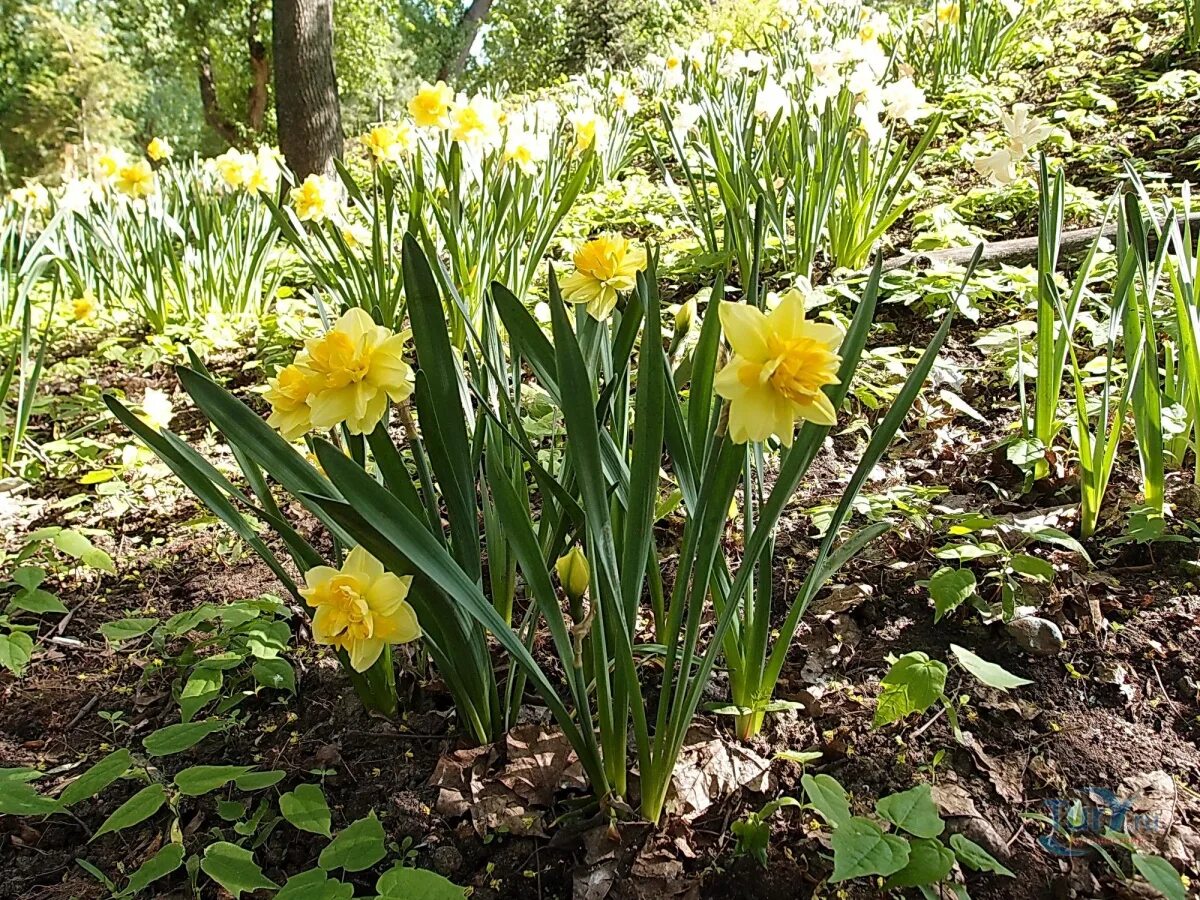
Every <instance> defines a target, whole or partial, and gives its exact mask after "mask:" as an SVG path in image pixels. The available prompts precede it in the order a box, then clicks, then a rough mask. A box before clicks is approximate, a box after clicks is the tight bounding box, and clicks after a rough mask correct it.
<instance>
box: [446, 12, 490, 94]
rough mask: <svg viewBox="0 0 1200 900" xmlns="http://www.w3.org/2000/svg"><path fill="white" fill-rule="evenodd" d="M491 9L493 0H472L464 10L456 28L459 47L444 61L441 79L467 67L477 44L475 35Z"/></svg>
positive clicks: (453, 76) (455, 75)
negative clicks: (472, 49)
mask: <svg viewBox="0 0 1200 900" xmlns="http://www.w3.org/2000/svg"><path fill="white" fill-rule="evenodd" d="M491 9H492V0H471V5H470V6H468V7H467V8H466V11H465V12H463V14H462V18H461V19H459V20H458V27H457V28H456V29H455V30H454V34H455V37H456V38H457V40H458V45H457V49H456V50H455V53H454V55H453V56H452V57H450V58H449V59H447V60H446V61H445V62H443V63H442V67H441V68H440V69H438V76H437V77H438V79H439V80H441V81H448V80H450V79H453V78H456V77H457V76H458V75H460V74H462V70H463V69H464V68H466V65H467V60H468V59H469V58H470V56H471V47H472V46H474V44H475V35H477V34H478V33H479V26H480V25H482V24H483V21H484V19H486V18H487V15H488V13H489V12H490V11H491Z"/></svg>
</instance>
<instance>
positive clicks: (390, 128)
mask: <svg viewBox="0 0 1200 900" xmlns="http://www.w3.org/2000/svg"><path fill="white" fill-rule="evenodd" d="M361 140H362V144H363V146H364V147H365V148H366V150H367V152H368V153H369V154H370V155H371V161H372V162H373V163H376V164H380V163H396V162H399V161H400V160H401V159H402V158H403V157H404V154H405V153H407V152H408V151H409V150H411V149H412V145H413V133H412V128H411V127H410V126H409V125H408V124H407V123H405V122H400V123H399V124H396V125H376V126H375V127H374V128H372V129H371V130H370V131H368V132H367V133H366V134H364V135H363V136H362V138H361Z"/></svg>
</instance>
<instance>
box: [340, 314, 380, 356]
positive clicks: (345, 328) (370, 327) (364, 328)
mask: <svg viewBox="0 0 1200 900" xmlns="http://www.w3.org/2000/svg"><path fill="white" fill-rule="evenodd" d="M375 327H376V326H375V320H374V319H372V318H371V315H370V313H368V312H367V311H366V310H365V309H361V308H360V307H357V306H356V307H354V308H353V309H348V310H346V311H345V312H344V313H342V317H341V318H340V319H338V320H337V324H335V325H334V326H333V330H334V331H342V332H345V334H346V335H347V336H348V337H349V338H350V339H351V340H352V341H353V342H354V346H355V347H359V346H361V345H362V340H363V338H364V337H366V336H368V335H371V336H374V334H375Z"/></svg>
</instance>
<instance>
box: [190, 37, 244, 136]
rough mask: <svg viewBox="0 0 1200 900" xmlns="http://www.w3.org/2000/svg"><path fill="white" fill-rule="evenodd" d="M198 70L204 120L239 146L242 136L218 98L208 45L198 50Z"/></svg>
mask: <svg viewBox="0 0 1200 900" xmlns="http://www.w3.org/2000/svg"><path fill="white" fill-rule="evenodd" d="M196 72H197V75H198V77H199V79H200V104H201V105H202V106H203V108H204V121H205V122H207V123H208V127H209V128H211V129H212V130H213V131H215V132H216V133H217V134H219V135H220V136H221V137H222V138H223V139H224V140H225V142H226V143H227V144H229V145H230V146H233V147H239V146H241V144H242V136H241V135H240V134H238V130H237V126H236V125H234V124H233V122H231V121H230V120H229V117H228V116H226V115H225V111H224V110H223V109H221V103H220V101H219V100H218V99H217V82H216V79H215V78H214V77H213V69H212V52H211V51H210V50H209V49H208V47H205V46H201V47H200V49H199V50H198V51H196Z"/></svg>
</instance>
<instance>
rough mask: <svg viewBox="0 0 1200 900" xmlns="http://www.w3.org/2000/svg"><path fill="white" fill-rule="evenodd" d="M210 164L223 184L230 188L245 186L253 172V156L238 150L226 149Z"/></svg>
mask: <svg viewBox="0 0 1200 900" xmlns="http://www.w3.org/2000/svg"><path fill="white" fill-rule="evenodd" d="M210 164H211V166H212V168H213V170H214V171H215V172H216V173H217V176H218V177H219V178H220V179H221V180H222V181H223V182H225V186H226V187H231V188H240V187H245V185H246V182H248V181H249V180H250V178H251V176H252V175H253V172H254V157H253V156H251V155H250V154H249V153H242V152H241V151H240V150H232V149H230V150H226V151H225V152H224V153H222V154H221V155H220V156H218V157H216V158H215V159H213V160H212V161H211V163H210Z"/></svg>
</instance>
